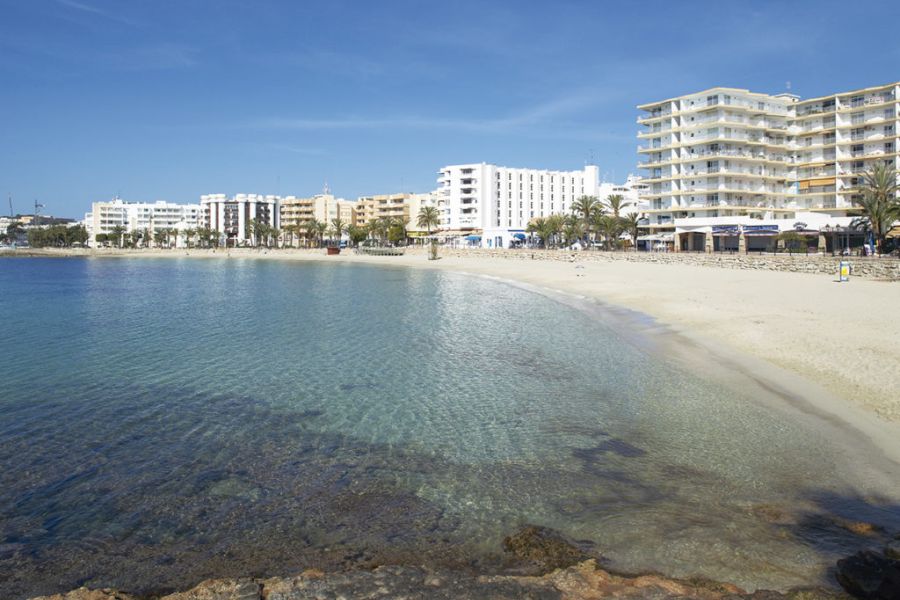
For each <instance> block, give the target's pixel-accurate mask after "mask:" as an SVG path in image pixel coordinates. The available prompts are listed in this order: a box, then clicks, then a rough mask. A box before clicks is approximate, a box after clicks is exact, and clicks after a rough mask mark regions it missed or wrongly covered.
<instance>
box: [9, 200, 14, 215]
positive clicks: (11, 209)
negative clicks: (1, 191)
mask: <svg viewBox="0 0 900 600" xmlns="http://www.w3.org/2000/svg"><path fill="white" fill-rule="evenodd" d="M9 216H10V218H12V217H14V216H15V215H14V214H13V208H12V194H10V195H9Z"/></svg>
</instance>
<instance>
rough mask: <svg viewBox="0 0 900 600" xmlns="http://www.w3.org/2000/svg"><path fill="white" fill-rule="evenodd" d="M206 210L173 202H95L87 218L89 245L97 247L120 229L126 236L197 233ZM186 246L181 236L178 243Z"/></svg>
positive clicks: (116, 200) (115, 200)
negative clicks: (102, 237) (100, 240)
mask: <svg viewBox="0 0 900 600" xmlns="http://www.w3.org/2000/svg"><path fill="white" fill-rule="evenodd" d="M202 221H203V219H202V208H201V206H200V205H199V204H174V203H172V202H163V201H158V202H125V201H124V200H121V199H119V198H115V199H113V200H111V201H109V202H94V203H93V204H91V212H89V213H87V214H85V218H84V225H85V228H86V229H87V231H88V236H89V242H88V243H89V244H90V245H92V246H96V245H97V241H96V240H97V235H98V234H107V235H109V234H111V233H113V230H114V229H115V228H116V227H123V228H124V230H125V232H127V233H132V232H144V231H149V232H150V243H151V244H152V243H153V241H152V240H153V234H156V233H159V232H161V231H171V230H173V229H175V230H177V231H179V232H183V231H185V230H187V229H195V228H197V227H198V226H199V225H200V224H201V223H202ZM183 242H184V240H183V238H182V236H178V240H177V243H178V244H179V245H180V244H182V243H183Z"/></svg>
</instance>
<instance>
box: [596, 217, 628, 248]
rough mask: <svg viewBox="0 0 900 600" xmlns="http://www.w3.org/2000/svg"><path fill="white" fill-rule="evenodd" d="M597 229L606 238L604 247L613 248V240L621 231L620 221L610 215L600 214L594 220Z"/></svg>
mask: <svg viewBox="0 0 900 600" xmlns="http://www.w3.org/2000/svg"><path fill="white" fill-rule="evenodd" d="M595 225H596V226H597V230H598V231H600V232H601V233H602V234H603V237H604V239H605V240H606V249H607V250H614V249H615V248H614V246H615V240H616V238H618V237H619V234H620V233H621V232H622V223H621V221H620V220H619V219H617V218H616V217H614V216H612V215H601V216H600V218H598V219H597V220H596V222H595Z"/></svg>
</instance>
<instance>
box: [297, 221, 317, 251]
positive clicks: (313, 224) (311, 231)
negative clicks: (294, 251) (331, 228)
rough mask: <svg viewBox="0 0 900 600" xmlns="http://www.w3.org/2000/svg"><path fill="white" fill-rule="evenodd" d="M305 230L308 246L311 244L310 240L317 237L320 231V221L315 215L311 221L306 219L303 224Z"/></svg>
mask: <svg viewBox="0 0 900 600" xmlns="http://www.w3.org/2000/svg"><path fill="white" fill-rule="evenodd" d="M301 227H302V228H303V231H304V232H305V236H306V242H307V246H308V245H309V240H314V239H316V234H317V233H318V232H319V221H318V219H316V218H315V217H313V218H312V219H310V220H309V221H304V223H303V225H301Z"/></svg>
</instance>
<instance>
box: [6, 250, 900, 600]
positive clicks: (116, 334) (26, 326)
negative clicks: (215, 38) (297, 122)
mask: <svg viewBox="0 0 900 600" xmlns="http://www.w3.org/2000/svg"><path fill="white" fill-rule="evenodd" d="M0 318H2V325H3V329H2V331H3V340H4V341H3V343H2V345H0V347H2V353H0V356H2V365H3V367H2V374H0V528H2V529H0V597H3V598H7V597H11V598H20V597H27V596H29V595H35V594H38V593H49V592H57V591H62V590H66V589H70V588H73V587H76V586H78V585H82V584H85V585H89V586H93V587H100V586H116V587H120V588H123V589H129V590H134V591H152V590H160V589H172V588H184V587H187V586H190V585H192V584H194V583H196V582H198V581H200V580H202V579H204V578H208V577H214V576H220V577H221V576H238V575H248V574H249V575H269V574H289V573H293V572H296V571H299V570H302V569H303V568H306V567H309V566H317V565H318V566H322V567H325V568H342V567H354V566H365V565H371V564H378V563H383V562H390V561H411V562H416V563H421V562H431V563H435V564H439V563H442V564H451V565H454V566H460V565H463V566H471V567H474V568H482V569H497V568H503V567H504V564H505V563H504V557H503V556H502V551H501V540H502V538H503V536H505V535H508V534H510V533H511V532H513V531H514V530H515V529H516V528H517V527H518V526H520V525H522V524H525V523H536V524H540V525H546V526H549V527H553V528H556V529H559V530H561V531H563V532H564V533H566V534H567V535H569V536H571V537H573V538H575V539H579V540H585V541H587V542H591V543H593V544H595V547H596V550H597V551H598V552H600V553H602V554H603V555H605V556H606V557H608V559H609V561H610V564H611V565H613V566H615V567H617V568H620V569H627V570H648V569H653V570H659V571H663V572H666V573H668V574H671V575H677V576H685V575H691V574H702V575H706V576H709V577H713V578H717V579H724V580H730V581H734V582H736V583H739V584H742V585H745V586H747V587H750V588H756V587H780V588H785V587H788V586H791V585H800V584H807V583H822V582H827V580H828V574H827V569H828V567H829V566H830V565H831V564H833V561H834V560H835V559H836V558H837V557H839V556H841V555H843V554H846V553H849V552H853V551H855V550H856V549H857V548H859V547H865V546H871V545H877V544H878V543H880V539H881V538H880V537H879V534H876V535H871V536H858V535H855V534H852V533H850V532H849V531H848V530H847V528H846V527H842V526H841V523H842V522H845V521H846V520H849V519H856V520H866V521H871V522H874V523H876V524H878V525H880V526H881V527H882V528H883V529H884V531H885V532H889V531H891V530H892V529H893V530H898V529H900V510H898V508H897V507H898V503H897V498H898V497H900V492H898V493H895V492H897V490H896V487H895V482H896V480H895V479H894V480H890V478H891V477H893V476H895V475H896V472H893V473H892V474H891V473H887V474H885V473H879V472H878V471H877V470H876V469H869V468H860V467H861V465H859V464H853V462H852V461H851V459H850V458H848V453H847V451H846V448H844V447H842V446H841V445H840V444H838V443H836V441H835V439H833V438H832V437H830V436H828V435H823V433H822V431H821V430H820V429H818V428H815V427H812V426H811V425H808V424H804V423H803V422H800V421H798V420H796V419H793V418H789V417H788V416H787V415H786V414H785V413H782V412H780V411H777V410H776V409H773V408H765V406H766V405H765V404H764V403H759V402H756V401H755V399H754V398H752V397H749V396H748V395H747V394H743V393H741V392H740V391H734V390H728V389H725V388H723V387H721V386H720V385H716V384H712V383H709V382H705V381H703V380H701V379H700V378H698V377H697V376H695V375H692V374H690V373H685V372H683V370H682V369H680V368H678V367H676V365H674V364H672V363H669V362H668V361H667V360H666V359H665V357H664V356H661V355H658V354H655V353H653V352H648V351H646V350H644V349H641V348H642V347H643V346H641V347H638V346H635V345H633V344H632V343H631V342H630V341H629V338H628V336H625V335H623V334H622V333H621V332H619V331H617V330H616V329H615V328H611V327H610V326H609V325H608V324H607V323H605V322H604V320H598V319H596V318H593V317H592V316H591V313H590V311H582V310H577V309H576V308H573V307H571V306H567V305H564V304H561V303H559V302H557V301H555V300H553V299H551V298H548V297H545V296H543V295H541V294H537V293H534V292H531V291H527V290H523V289H519V288H517V287H513V286H510V285H507V284H504V283H501V282H496V281H490V280H486V279H480V278H474V277H469V276H463V275H454V274H448V273H439V272H429V271H417V270H406V269H394V268H377V267H364V266H351V265H345V264H343V265H342V264H308V263H295V262H280V261H253V260H240V259H210V260H196V259H100V260H96V259H94V260H91V259H58V260H54V259H0ZM835 515H836V517H835ZM841 519H844V520H845V521H842V520H841Z"/></svg>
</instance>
